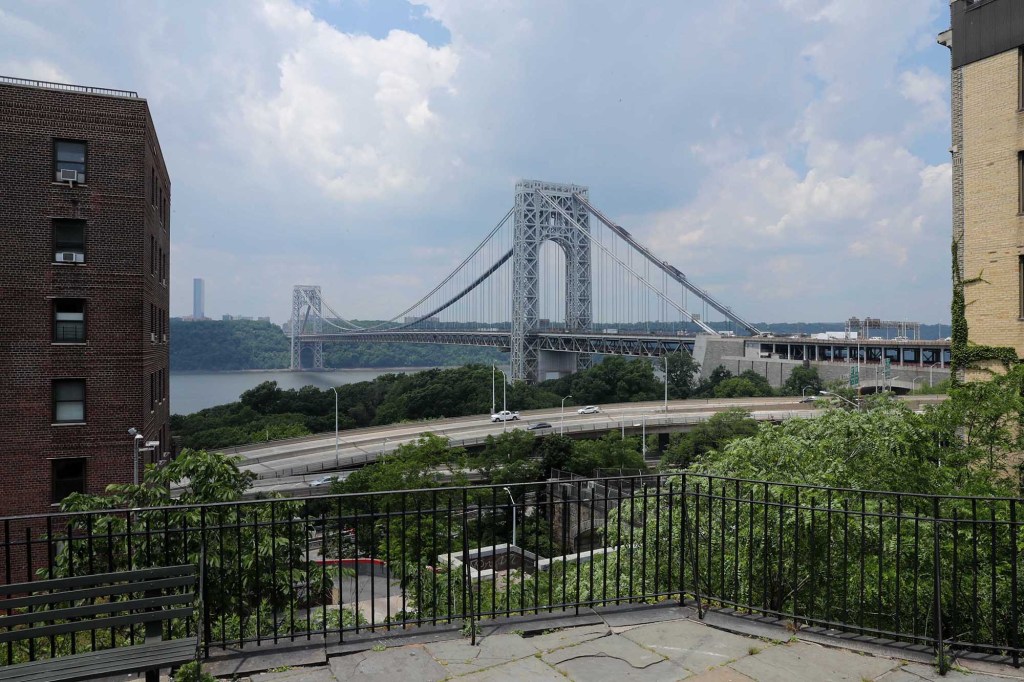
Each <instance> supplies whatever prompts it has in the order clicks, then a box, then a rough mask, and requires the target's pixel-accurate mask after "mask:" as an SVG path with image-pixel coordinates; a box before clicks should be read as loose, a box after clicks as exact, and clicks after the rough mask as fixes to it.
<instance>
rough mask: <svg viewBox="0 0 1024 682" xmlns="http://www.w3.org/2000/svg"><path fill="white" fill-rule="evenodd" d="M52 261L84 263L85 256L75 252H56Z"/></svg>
mask: <svg viewBox="0 0 1024 682" xmlns="http://www.w3.org/2000/svg"><path fill="white" fill-rule="evenodd" d="M54 260H56V261H57V262H58V263H84V262H85V254H84V253H78V252H77V251H58V252H57V255H56V256H54Z"/></svg>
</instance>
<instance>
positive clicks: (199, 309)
mask: <svg viewBox="0 0 1024 682" xmlns="http://www.w3.org/2000/svg"><path fill="white" fill-rule="evenodd" d="M205 300H206V282H204V281H203V278H202V277H196V278H195V279H193V280H192V318H193V319H196V320H202V319H205V318H206V307H205V305H204V303H205Z"/></svg>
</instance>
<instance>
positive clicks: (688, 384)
mask: <svg viewBox="0 0 1024 682" xmlns="http://www.w3.org/2000/svg"><path fill="white" fill-rule="evenodd" d="M667 357H668V397H669V398H672V399H674V400H682V399H686V398H689V397H690V396H691V395H692V394H693V389H694V383H695V379H696V377H697V376H698V375H699V374H700V365H698V364H697V361H696V360H694V359H693V356H692V355H690V354H689V353H687V352H684V351H680V352H678V353H673V354H672V355H669V356H667Z"/></svg>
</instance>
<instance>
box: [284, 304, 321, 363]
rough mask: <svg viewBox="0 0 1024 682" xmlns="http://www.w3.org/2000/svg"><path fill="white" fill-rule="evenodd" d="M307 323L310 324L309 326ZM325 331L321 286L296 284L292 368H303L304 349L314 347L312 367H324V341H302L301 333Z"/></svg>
mask: <svg viewBox="0 0 1024 682" xmlns="http://www.w3.org/2000/svg"><path fill="white" fill-rule="evenodd" d="M307 323H309V326H308V327H307ZM323 331H324V317H323V299H322V298H321V296H320V287H319V286H309V285H304V284H296V285H295V286H294V287H293V288H292V324H291V341H292V361H291V369H293V370H296V369H302V349H303V348H312V349H313V367H312V369H323V368H324V342H323V341H300V340H299V339H296V338H295V337H296V336H297V335H299V334H301V333H304V332H305V333H310V334H322V333H323Z"/></svg>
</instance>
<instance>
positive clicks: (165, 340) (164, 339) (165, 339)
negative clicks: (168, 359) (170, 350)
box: [161, 334, 167, 343]
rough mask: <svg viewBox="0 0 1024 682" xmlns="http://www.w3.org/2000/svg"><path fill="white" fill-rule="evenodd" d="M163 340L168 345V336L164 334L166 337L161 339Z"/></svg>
mask: <svg viewBox="0 0 1024 682" xmlns="http://www.w3.org/2000/svg"><path fill="white" fill-rule="evenodd" d="M161 339H162V340H163V342H164V343H167V334H164V335H163V336H162V337H161Z"/></svg>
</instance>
